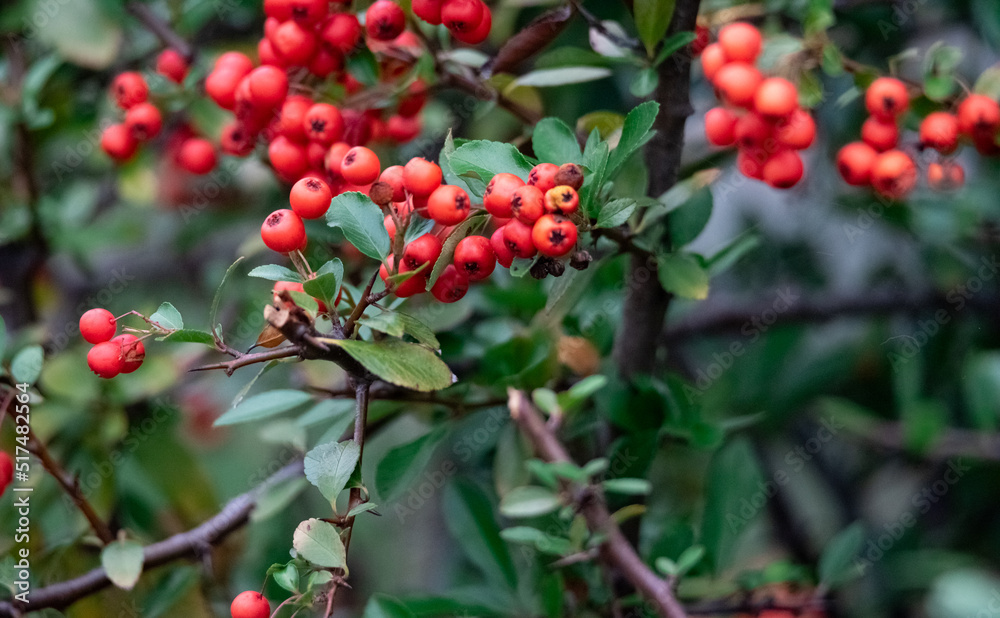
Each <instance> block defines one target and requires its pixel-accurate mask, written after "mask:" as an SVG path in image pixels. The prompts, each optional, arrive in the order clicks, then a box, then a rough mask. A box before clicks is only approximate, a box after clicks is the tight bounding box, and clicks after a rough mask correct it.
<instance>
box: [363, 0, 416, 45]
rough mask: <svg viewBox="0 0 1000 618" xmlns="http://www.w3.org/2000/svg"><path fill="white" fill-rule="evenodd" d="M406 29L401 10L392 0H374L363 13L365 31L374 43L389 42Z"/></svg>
mask: <svg viewBox="0 0 1000 618" xmlns="http://www.w3.org/2000/svg"><path fill="white" fill-rule="evenodd" d="M404 28H406V15H405V14H404V13H403V9H401V8H400V7H399V5H398V4H396V3H395V2H392V0H376V2H375V3H374V4H372V5H371V6H370V7H368V11H366V12H365V31H366V32H367V33H368V36H370V37H371V38H373V39H375V40H376V41H391V40H393V39H394V38H396V37H398V36H399V35H400V34H402V32H403V29H404Z"/></svg>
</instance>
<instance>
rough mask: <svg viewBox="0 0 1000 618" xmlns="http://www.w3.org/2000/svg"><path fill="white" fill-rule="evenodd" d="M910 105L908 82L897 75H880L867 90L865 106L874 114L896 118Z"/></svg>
mask: <svg viewBox="0 0 1000 618" xmlns="http://www.w3.org/2000/svg"><path fill="white" fill-rule="evenodd" d="M909 106H910V95H909V94H908V93H907V92H906V84H904V83H903V82H901V81H899V80H898V79H896V78H895V77H880V78H878V79H876V80H875V81H873V82H872V83H871V85H870V86H868V90H867V91H866V92H865V107H866V108H867V109H868V113H869V114H871V115H872V116H877V117H879V118H881V119H883V120H894V119H895V118H897V117H899V115H900V114H902V113H903V112H905V111H906V109H907V108H908V107H909Z"/></svg>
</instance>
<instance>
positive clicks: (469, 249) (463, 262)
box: [454, 236, 497, 281]
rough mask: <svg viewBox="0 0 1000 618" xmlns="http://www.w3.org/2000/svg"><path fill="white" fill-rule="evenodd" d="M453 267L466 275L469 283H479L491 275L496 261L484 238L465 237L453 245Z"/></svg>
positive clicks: (486, 239) (487, 241)
mask: <svg viewBox="0 0 1000 618" xmlns="http://www.w3.org/2000/svg"><path fill="white" fill-rule="evenodd" d="M454 263H455V267H456V268H457V269H458V270H460V271H462V272H464V273H465V274H466V275H468V277H469V280H470V281H479V280H480V279H485V278H487V277H489V276H490V275H491V274H493V269H495V268H496V265H497V259H496V256H495V255H494V254H493V249H492V248H491V247H490V240H489V239H488V238H486V237H485V236H466V237H465V238H463V239H462V240H460V241H458V244H457V245H455V256H454Z"/></svg>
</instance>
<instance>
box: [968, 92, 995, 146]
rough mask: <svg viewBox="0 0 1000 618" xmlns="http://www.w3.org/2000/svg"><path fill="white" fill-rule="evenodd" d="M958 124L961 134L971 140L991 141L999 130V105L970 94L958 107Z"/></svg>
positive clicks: (980, 96)
mask: <svg viewBox="0 0 1000 618" xmlns="http://www.w3.org/2000/svg"><path fill="white" fill-rule="evenodd" d="M958 124H959V128H960V129H961V130H962V133H964V134H965V135H968V136H969V137H971V138H973V139H977V138H979V137H981V136H989V138H990V139H992V138H993V136H994V135H995V134H996V132H997V130H998V129H1000V105H998V104H997V102H996V101H994V100H993V99H991V98H989V97H988V96H985V95H982V94H970V95H969V96H967V97H966V98H965V100H964V101H962V102H961V103H960V104H959V106H958Z"/></svg>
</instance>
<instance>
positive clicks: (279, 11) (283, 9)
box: [264, 0, 292, 21]
mask: <svg viewBox="0 0 1000 618" xmlns="http://www.w3.org/2000/svg"><path fill="white" fill-rule="evenodd" d="M264 14H265V15H267V16H268V17H273V18H274V19H277V20H278V21H287V20H289V19H291V18H292V2H291V0H264Z"/></svg>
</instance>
